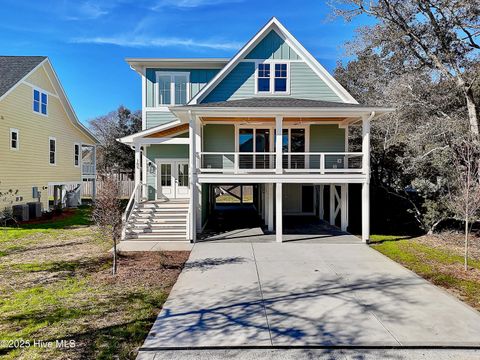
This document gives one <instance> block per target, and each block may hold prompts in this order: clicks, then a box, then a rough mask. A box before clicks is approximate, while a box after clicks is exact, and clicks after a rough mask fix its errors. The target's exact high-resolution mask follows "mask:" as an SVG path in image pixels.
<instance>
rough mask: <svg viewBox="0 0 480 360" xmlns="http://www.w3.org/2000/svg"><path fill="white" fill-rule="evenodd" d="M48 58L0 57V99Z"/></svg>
mask: <svg viewBox="0 0 480 360" xmlns="http://www.w3.org/2000/svg"><path fill="white" fill-rule="evenodd" d="M46 58H47V57H46V56H0V97H2V96H3V95H4V94H5V93H6V92H7V91H8V90H10V89H11V88H12V87H13V86H14V85H15V84H17V83H18V82H19V81H20V80H22V79H23V78H24V77H25V76H27V75H28V74H29V73H30V72H31V71H32V70H33V69H35V68H36V67H37V66H38V65H39V64H41V63H42V62H43V61H44V60H45V59H46Z"/></svg>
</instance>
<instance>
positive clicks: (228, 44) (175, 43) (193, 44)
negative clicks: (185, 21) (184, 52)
mask: <svg viewBox="0 0 480 360" xmlns="http://www.w3.org/2000/svg"><path fill="white" fill-rule="evenodd" d="M71 42H74V43H80V44H99V45H102V44H109V45H117V46H123V47H132V48H140V47H179V46H180V47H190V48H204V49H215V50H237V49H239V48H240V47H241V46H242V44H240V43H238V42H232V41H214V40H194V39H182V38H161V37H153V38H152V37H148V36H133V37H132V36H128V35H119V36H107V37H102V36H98V37H83V38H75V39H72V40H71Z"/></svg>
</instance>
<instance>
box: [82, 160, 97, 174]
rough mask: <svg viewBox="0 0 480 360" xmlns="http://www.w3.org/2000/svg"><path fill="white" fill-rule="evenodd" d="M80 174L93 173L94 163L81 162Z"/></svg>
mask: <svg viewBox="0 0 480 360" xmlns="http://www.w3.org/2000/svg"><path fill="white" fill-rule="evenodd" d="M82 175H95V164H93V163H82Z"/></svg>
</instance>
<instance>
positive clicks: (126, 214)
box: [121, 182, 144, 241]
mask: <svg viewBox="0 0 480 360" xmlns="http://www.w3.org/2000/svg"><path fill="white" fill-rule="evenodd" d="M143 186H144V184H143V183H141V182H139V183H137V184H136V185H135V187H134V188H133V191H132V195H130V199H129V200H128V204H127V207H126V208H125V211H124V212H123V215H122V238H121V240H122V241H123V240H125V237H126V234H127V224H128V220H129V219H130V215H131V214H132V210H133V209H134V207H135V205H137V204H138V202H139V199H140V198H141V194H138V190H139V189H143Z"/></svg>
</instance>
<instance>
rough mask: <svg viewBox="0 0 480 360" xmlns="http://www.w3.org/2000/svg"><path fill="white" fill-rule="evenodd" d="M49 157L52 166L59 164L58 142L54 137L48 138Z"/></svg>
mask: <svg viewBox="0 0 480 360" xmlns="http://www.w3.org/2000/svg"><path fill="white" fill-rule="evenodd" d="M48 157H49V162H50V165H55V164H56V163H57V140H56V139H55V138H53V137H50V138H48Z"/></svg>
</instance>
